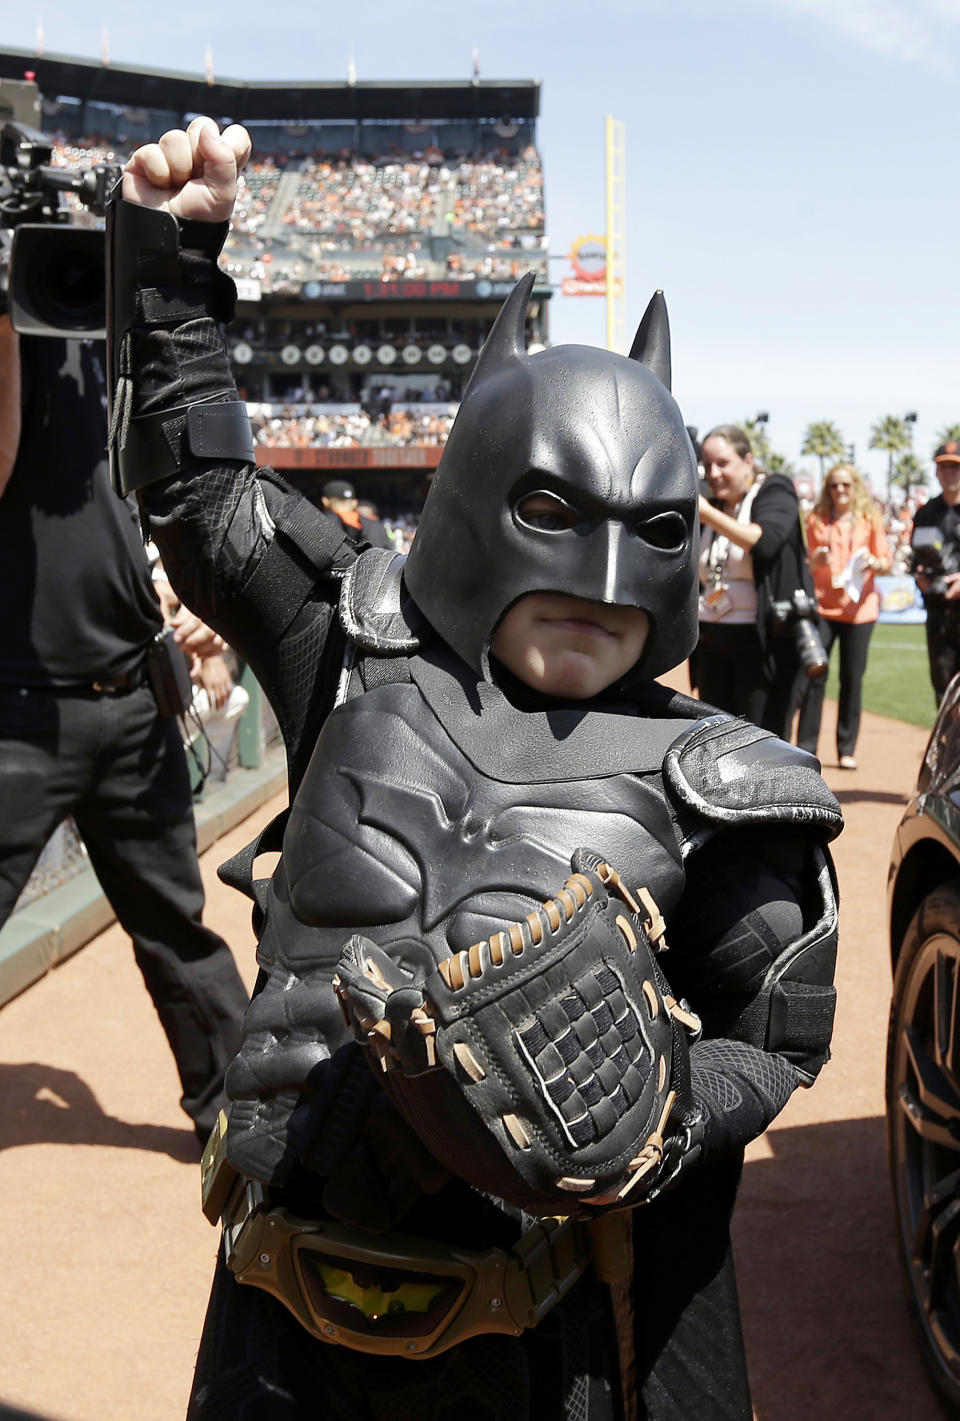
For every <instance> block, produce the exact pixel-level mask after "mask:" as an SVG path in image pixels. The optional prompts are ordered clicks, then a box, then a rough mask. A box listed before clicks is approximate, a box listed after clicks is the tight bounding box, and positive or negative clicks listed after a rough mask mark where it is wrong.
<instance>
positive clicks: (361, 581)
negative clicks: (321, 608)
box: [340, 548, 423, 656]
mask: <svg viewBox="0 0 960 1421" xmlns="http://www.w3.org/2000/svg"><path fill="white" fill-rule="evenodd" d="M405 562H406V558H405V557H403V555H402V554H401V553H395V552H392V551H391V550H390V549H389V548H368V549H367V551H366V552H365V553H361V555H360V557H359V558H358V559H357V561H356V562H355V563H354V564H353V566H352V567H351V568H350V570H349V572H348V573H347V574H346V576H345V577H344V579H343V582H342V583H341V585H340V624H341V626H342V627H343V629H344V631H345V632H346V634H347V636H348V637H349V638H350V640H351V641H352V642H353V643H354V644H355V645H356V646H358V647H360V648H361V650H363V651H373V652H376V653H377V654H378V655H380V656H410V655H411V654H413V653H414V652H416V651H418V650H419V648H420V632H421V628H422V625H423V621H422V617H421V614H420V612H419V611H418V609H417V607H416V605H415V604H414V602H413V601H411V599H410V597H409V595H408V594H407V592H406V589H405V588H404V586H403V580H402V574H403V567H404V563H405Z"/></svg>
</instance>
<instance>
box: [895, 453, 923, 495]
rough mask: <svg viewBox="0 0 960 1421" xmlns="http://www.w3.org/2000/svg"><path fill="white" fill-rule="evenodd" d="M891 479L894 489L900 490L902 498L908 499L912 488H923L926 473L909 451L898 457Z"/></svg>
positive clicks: (914, 455)
mask: <svg viewBox="0 0 960 1421" xmlns="http://www.w3.org/2000/svg"><path fill="white" fill-rule="evenodd" d="M891 477H892V480H893V485H894V487H895V488H902V489H903V496H904V498H909V497H910V490H911V489H912V488H923V486H924V485H925V483H926V482H927V471H926V469H925V468H924V467H923V464H922V463H921V462H920V460H919V459H918V458H917V456H916V454H914V452H913V450H912V449H911V450H909V451H908V453H906V454H901V455H900V458H899V459H898V460H897V462H896V463H895V464H894V466H893V474H892V476H891Z"/></svg>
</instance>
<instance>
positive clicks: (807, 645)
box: [793, 617, 830, 681]
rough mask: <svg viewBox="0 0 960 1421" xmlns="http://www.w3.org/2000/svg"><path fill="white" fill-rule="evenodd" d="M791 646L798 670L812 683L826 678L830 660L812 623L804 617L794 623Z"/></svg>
mask: <svg viewBox="0 0 960 1421" xmlns="http://www.w3.org/2000/svg"><path fill="white" fill-rule="evenodd" d="M793 644H794V649H795V650H796V653H797V660H798V661H799V662H800V669H801V670H802V671H803V672H804V673H805V675H807V676H809V677H810V679H811V680H812V681H816V680H817V679H818V678H819V677H821V676H826V674H827V672H828V670H829V669H830V658H829V657H828V656H827V653H826V651H825V650H824V646H823V642H822V641H821V640H820V633H819V632H818V631H817V629H816V627H815V626H814V624H813V622H811V621H808V620H807V618H806V617H800V618H799V619H798V620H797V621H796V622H795V623H794V628H793Z"/></svg>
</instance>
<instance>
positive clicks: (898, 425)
mask: <svg viewBox="0 0 960 1421" xmlns="http://www.w3.org/2000/svg"><path fill="white" fill-rule="evenodd" d="M912 442H913V441H912V440H911V438H910V430H909V428H908V426H907V421H906V420H905V419H901V418H900V416H899V415H895V414H885V415H884V416H883V419H878V420H877V422H876V424H875V425H874V426H873V428H872V429H871V431H870V445H869V447H870V448H871V449H883V450H885V451H886V455H887V495H888V497H889V494H890V484H891V482H892V480H893V456H894V454H901V453H903V452H904V450H906V449H909V448H910V445H911V443H912Z"/></svg>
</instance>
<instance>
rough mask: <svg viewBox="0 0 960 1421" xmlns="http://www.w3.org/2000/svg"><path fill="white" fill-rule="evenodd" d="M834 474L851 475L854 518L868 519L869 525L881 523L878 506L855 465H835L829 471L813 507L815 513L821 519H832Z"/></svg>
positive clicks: (851, 507)
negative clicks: (831, 482) (831, 486)
mask: <svg viewBox="0 0 960 1421" xmlns="http://www.w3.org/2000/svg"><path fill="white" fill-rule="evenodd" d="M834 474H849V475H850V511H851V513H852V514H853V516H854V517H855V518H866V519H867V521H868V522H869V523H879V521H880V513H879V511H878V509H877V505H876V504H875V503H874V501H873V499H872V498H871V497H870V495H869V493H868V492H867V488H866V485H865V483H864V482H863V479H862V478H861V477H860V474H859V472H858V471H857V469H855V468H854V466H853V464H834V466H833V468H832V469H830V470H828V472H827V477H826V478H825V479H824V481H823V488H822V489H821V490H820V497H819V498H818V499H817V501H816V503H815V504H814V505H813V511H814V513H818V514H819V515H820V517H821V518H830V517H831V515H832V514H833V499H832V498H831V497H830V480H831V479H832V478H833V476H834Z"/></svg>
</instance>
